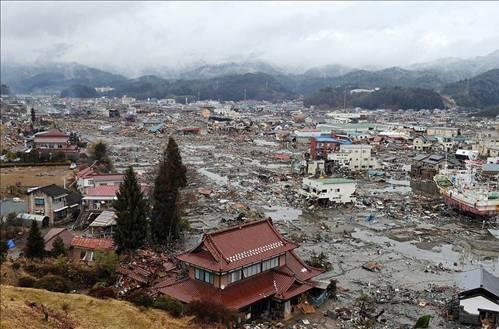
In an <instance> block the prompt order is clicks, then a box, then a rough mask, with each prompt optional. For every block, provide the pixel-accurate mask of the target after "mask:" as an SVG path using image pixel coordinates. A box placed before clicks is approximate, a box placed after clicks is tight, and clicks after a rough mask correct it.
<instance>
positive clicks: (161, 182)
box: [151, 137, 187, 243]
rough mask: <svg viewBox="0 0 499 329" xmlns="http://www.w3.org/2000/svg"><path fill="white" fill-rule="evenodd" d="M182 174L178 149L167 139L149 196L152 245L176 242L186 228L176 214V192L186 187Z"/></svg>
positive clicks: (183, 170) (171, 139)
mask: <svg viewBox="0 0 499 329" xmlns="http://www.w3.org/2000/svg"><path fill="white" fill-rule="evenodd" d="M186 171H187V170H186V168H185V166H184V165H183V164H182V158H181V156H180V152H179V149H178V145H177V143H176V142H175V140H174V139H173V138H172V137H170V138H169V140H168V146H167V147H166V150H165V152H164V153H163V158H162V159H161V162H160V164H159V170H158V175H157V176H156V179H155V181H154V192H153V196H152V202H153V209H152V213H151V220H152V222H151V226H152V235H153V239H154V241H155V242H156V243H168V242H170V241H172V240H175V239H178V238H179V237H180V234H181V233H182V230H183V229H184V228H185V226H186V225H185V224H184V222H183V221H182V218H181V216H180V211H179V198H180V192H179V189H180V188H181V187H184V186H186V184H187V178H186Z"/></svg>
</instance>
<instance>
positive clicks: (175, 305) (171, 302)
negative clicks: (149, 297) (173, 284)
mask: <svg viewBox="0 0 499 329" xmlns="http://www.w3.org/2000/svg"><path fill="white" fill-rule="evenodd" d="M153 307H154V308H158V309H161V310H164V311H167V312H168V313H170V314H171V315H172V316H174V317H177V318H178V317H179V316H181V315H182V312H183V310H184V306H183V305H182V303H180V302H179V301H176V300H175V299H173V298H170V297H168V296H161V297H158V299H156V300H155V301H154V304H153Z"/></svg>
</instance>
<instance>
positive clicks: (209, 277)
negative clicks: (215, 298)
mask: <svg viewBox="0 0 499 329" xmlns="http://www.w3.org/2000/svg"><path fill="white" fill-rule="evenodd" d="M194 277H195V278H196V279H197V280H200V281H204V282H206V283H211V284H213V278H214V276H213V273H211V272H210V271H206V270H203V269H200V268H195V269H194Z"/></svg>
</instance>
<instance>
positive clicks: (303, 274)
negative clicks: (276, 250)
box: [282, 251, 322, 281]
mask: <svg viewBox="0 0 499 329" xmlns="http://www.w3.org/2000/svg"><path fill="white" fill-rule="evenodd" d="M282 270H283V271H285V272H287V273H290V274H291V273H292V274H294V275H295V276H296V278H297V279H298V280H301V281H306V280H310V279H311V278H313V277H315V276H317V275H319V274H320V273H322V271H321V270H320V269H318V268H315V267H312V266H310V265H307V264H305V262H303V261H302V260H301V259H300V257H298V256H297V255H296V254H295V253H294V252H293V251H290V252H288V253H286V265H284V268H283V269H282Z"/></svg>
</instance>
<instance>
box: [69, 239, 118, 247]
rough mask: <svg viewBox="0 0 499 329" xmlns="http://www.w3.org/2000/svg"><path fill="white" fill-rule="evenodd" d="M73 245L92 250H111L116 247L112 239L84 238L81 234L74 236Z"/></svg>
mask: <svg viewBox="0 0 499 329" xmlns="http://www.w3.org/2000/svg"><path fill="white" fill-rule="evenodd" d="M71 246H72V247H74V248H80V249H91V250H96V249H97V250H110V249H113V248H114V244H113V240H112V239H97V238H84V237H81V236H75V237H73V240H71Z"/></svg>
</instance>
